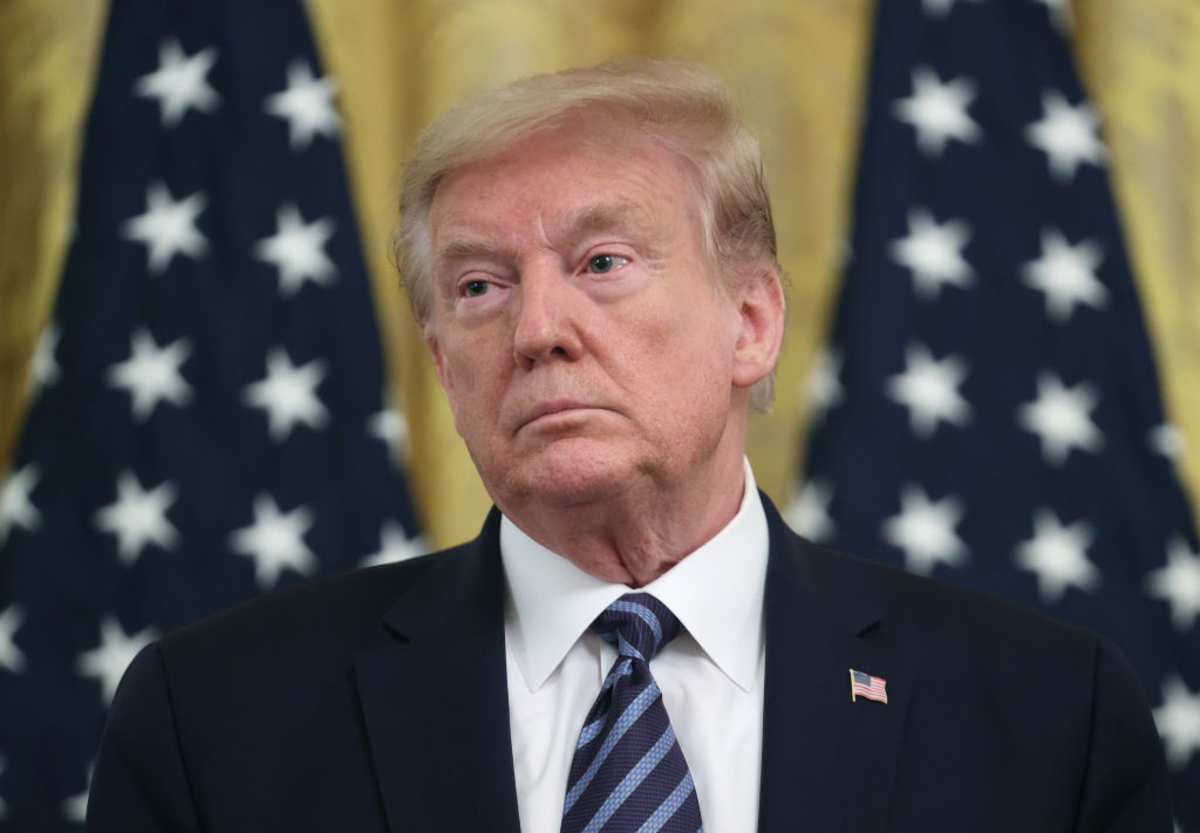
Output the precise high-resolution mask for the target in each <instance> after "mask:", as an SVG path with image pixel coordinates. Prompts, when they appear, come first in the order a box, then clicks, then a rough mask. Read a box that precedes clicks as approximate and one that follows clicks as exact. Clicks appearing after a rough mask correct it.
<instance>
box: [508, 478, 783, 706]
mask: <svg viewBox="0 0 1200 833" xmlns="http://www.w3.org/2000/svg"><path fill="white" fill-rule="evenodd" d="M742 468H743V470H744V472H745V480H744V483H745V488H744V489H743V491H742V502H741V506H740V507H739V509H738V512H737V514H736V515H734V517H733V519H732V520H730V522H729V523H728V524H726V525H725V527H724V528H723V529H722V530H721V531H720V532H718V533H717V534H716V535H714V536H713V537H712V538H710V539H709V540H708V541H707V542H705V543H704V544H702V545H701V546H700V547H699V548H698V549H696V550H693V551H692V552H691V553H690V554H689V555H687V556H686V557H684V558H683V559H681V560H680V561H679V562H678V563H677V564H675V566H673V567H672V568H671V569H669V570H667V572H665V573H663V574H662V575H661V576H659V577H658V578H657V579H655V580H654V581H652V582H651V583H650V584H648V585H646V586H645V587H642V588H639V589H638V590H637V591H631V590H630V588H629V587H626V586H625V585H624V584H614V583H611V582H607V581H604V580H603V579H599V578H596V577H595V576H593V575H591V574H590V573H586V572H584V571H583V570H581V569H579V568H578V567H576V566H575V565H574V564H572V563H571V562H570V561H568V560H567V559H566V558H564V557H563V556H560V555H558V554H557V553H555V552H553V551H551V550H549V549H547V548H546V547H543V546H542V545H541V544H539V543H538V542H536V541H534V540H533V539H532V538H530V537H529V536H528V535H526V534H525V533H524V532H523V531H522V530H521V529H520V528H519V527H518V526H517V525H516V524H515V523H513V522H512V521H510V520H509V519H508V518H507V517H503V518H502V519H501V521H500V556H501V559H502V560H503V563H504V573H505V577H506V579H507V582H508V599H507V601H506V605H505V629H506V631H507V635H508V638H509V640H510V644H511V647H512V651H513V656H514V658H515V659H516V661H517V665H518V666H519V667H520V668H521V672H522V674H523V675H524V676H525V682H526V683H527V684H528V686H529V689H530V690H531V691H536V690H537V689H539V688H541V687H542V685H543V684H544V683H545V682H546V680H547V679H548V678H549V677H550V675H551V673H553V671H554V669H555V668H557V667H558V665H559V663H560V662H562V660H563V657H565V656H566V655H567V651H569V650H570V649H571V646H572V645H574V644H575V642H576V640H578V639H579V637H580V636H582V635H583V633H584V631H585V630H587V627H588V626H589V625H590V624H591V623H592V622H593V621H594V620H595V618H596V617H597V616H598V615H600V612H601V611H603V610H604V609H605V608H606V607H608V606H609V605H610V604H612V603H613V602H614V601H616V600H617V599H618V598H620V597H621V596H622V595H624V594H625V593H629V592H644V593H650V594H652V595H653V596H654V597H655V598H657V599H658V600H659V601H661V602H662V603H663V604H665V605H666V606H667V607H668V608H670V610H671V612H672V613H674V614H675V615H676V616H677V617H678V618H679V621H680V622H681V623H682V624H683V626H684V628H686V629H687V631H688V633H689V634H691V636H692V638H693V639H695V640H696V642H697V644H699V646H700V648H701V649H702V650H703V651H704V652H705V654H707V655H708V657H709V659H711V660H712V661H713V662H714V663H715V664H716V665H717V667H718V668H720V669H721V671H722V672H724V673H725V675H726V676H728V677H729V678H730V679H731V680H733V682H734V683H735V684H737V686H738V687H739V688H741V689H742V690H743V691H749V690H750V689H751V688H752V686H753V684H754V676H755V671H756V668H757V663H758V657H759V654H760V652H761V649H762V640H763V636H762V607H763V592H764V586H765V581H766V571H767V551H768V549H769V546H770V544H769V538H768V532H767V518H766V514H765V513H764V512H763V507H762V501H761V499H760V498H759V496H758V488H757V486H756V484H755V481H754V473H753V472H752V471H751V469H750V463H749V461H747V460H745V458H743V463H742Z"/></svg>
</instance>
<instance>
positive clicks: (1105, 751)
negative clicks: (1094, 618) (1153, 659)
mask: <svg viewBox="0 0 1200 833" xmlns="http://www.w3.org/2000/svg"><path fill="white" fill-rule="evenodd" d="M1172 830H1173V822H1172V819H1171V809H1170V798H1169V794H1168V776H1167V767H1166V762H1165V759H1164V757H1163V751H1162V744H1161V742H1160V741H1159V738H1158V731H1157V730H1156V729H1155V726H1154V720H1153V718H1151V716H1150V709H1149V706H1148V705H1147V704H1146V701H1145V698H1144V697H1143V696H1142V692H1141V689H1140V687H1139V685H1138V682H1137V680H1136V678H1135V676H1134V674H1133V671H1132V670H1131V669H1130V667H1129V665H1128V664H1127V663H1126V662H1125V660H1124V658H1123V657H1121V656H1120V654H1119V653H1118V652H1117V651H1116V649H1114V648H1113V647H1112V646H1110V645H1108V644H1107V643H1104V642H1102V643H1101V644H1100V648H1099V651H1098V653H1097V659H1096V673H1095V677H1094V681H1093V692H1092V730H1091V738H1090V748H1089V751H1088V764H1087V772H1086V774H1085V778H1084V784H1083V790H1082V794H1081V803H1080V810H1079V822H1078V825H1077V826H1076V831H1077V833H1171V831H1172Z"/></svg>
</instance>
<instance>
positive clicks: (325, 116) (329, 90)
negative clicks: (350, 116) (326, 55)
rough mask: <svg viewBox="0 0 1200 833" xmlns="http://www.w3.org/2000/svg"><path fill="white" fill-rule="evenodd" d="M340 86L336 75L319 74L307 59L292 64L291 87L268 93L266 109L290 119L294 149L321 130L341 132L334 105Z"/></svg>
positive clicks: (309, 141)
mask: <svg viewBox="0 0 1200 833" xmlns="http://www.w3.org/2000/svg"><path fill="white" fill-rule="evenodd" d="M336 89H337V87H336V85H335V84H334V82H333V79H331V78H315V77H314V76H313V74H312V70H311V69H310V68H309V66H308V64H307V63H306V62H305V61H303V60H299V61H293V62H292V63H291V64H290V65H289V66H288V70H287V89H285V90H284V91H283V92H279V93H275V94H274V95H270V96H268V97H267V103H266V105H265V107H264V109H265V110H266V111H267V112H268V113H270V114H271V115H272V116H279V117H280V118H283V119H287V122H288V128H289V131H290V140H291V143H292V150H303V149H305V148H307V147H308V146H309V145H310V144H312V140H313V136H316V135H318V134H320V135H322V136H327V137H329V138H333V137H335V136H337V134H338V126H339V124H340V122H339V120H338V114H337V110H336V109H334V106H333V94H334V91H335V90H336Z"/></svg>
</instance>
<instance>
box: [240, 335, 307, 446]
mask: <svg viewBox="0 0 1200 833" xmlns="http://www.w3.org/2000/svg"><path fill="white" fill-rule="evenodd" d="M324 378H325V362H323V361H321V360H320V359H314V360H313V361H311V362H309V363H308V364H306V365H304V366H303V367H297V366H296V365H294V364H292V360H291V359H290V358H289V357H288V354H287V352H286V351H284V350H283V348H275V349H273V350H271V352H270V353H268V354H267V375H266V377H265V378H264V379H261V380H259V381H257V382H254V383H252V384H249V385H247V386H246V388H245V391H244V392H243V394H242V401H243V402H245V403H246V404H247V405H249V406H250V407H253V408H262V409H263V410H264V411H266V412H267V415H268V417H269V428H268V430H269V433H270V435H271V439H272V440H274V441H275V442H283V441H284V440H286V439H287V438H288V435H289V434H291V433H292V429H293V428H294V427H295V426H296V424H297V423H304V424H305V425H307V426H308V427H309V428H312V429H314V430H316V429H320V428H323V427H324V426H325V424H326V423H327V422H328V421H329V412H328V411H327V410H326V409H325V406H324V405H322V404H321V400H320V399H319V398H317V385H319V384H320V383H321V380H322V379H324Z"/></svg>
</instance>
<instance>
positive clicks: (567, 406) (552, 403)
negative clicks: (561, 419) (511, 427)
mask: <svg viewBox="0 0 1200 833" xmlns="http://www.w3.org/2000/svg"><path fill="white" fill-rule="evenodd" d="M595 407H596V406H595V405H589V404H588V403H586V402H577V401H575V400H572V399H549V400H547V401H545V402H541V403H539V404H538V405H536V406H535V407H533V408H532V409H531V410H530V411H529V412H528V413H526V414H525V417H524V419H523V420H522V421H521V424H520V425H519V426H518V427H517V430H518V431H519V430H521V429H522V428H524V427H525V426H526V425H529V424H530V423H531V422H534V421H536V420H538V419H541V418H542V417H544V416H550V415H552V414H560V413H563V412H564V411H578V410H583V409H594V408H595Z"/></svg>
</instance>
